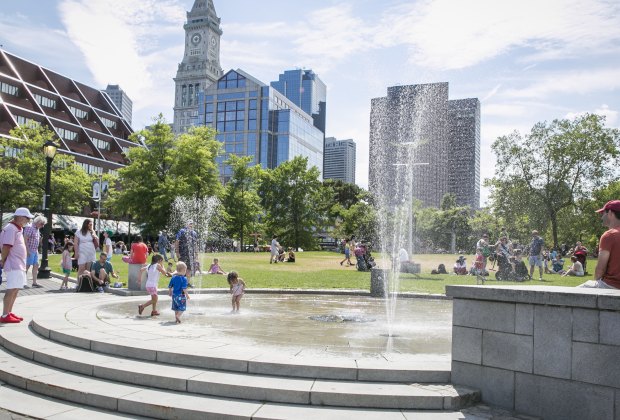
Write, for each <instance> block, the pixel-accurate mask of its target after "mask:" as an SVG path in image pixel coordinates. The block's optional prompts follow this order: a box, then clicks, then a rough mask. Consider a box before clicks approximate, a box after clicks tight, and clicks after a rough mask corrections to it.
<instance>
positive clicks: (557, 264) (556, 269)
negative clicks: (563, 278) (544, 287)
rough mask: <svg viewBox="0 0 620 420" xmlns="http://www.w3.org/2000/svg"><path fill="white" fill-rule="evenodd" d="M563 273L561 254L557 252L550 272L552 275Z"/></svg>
mask: <svg viewBox="0 0 620 420" xmlns="http://www.w3.org/2000/svg"><path fill="white" fill-rule="evenodd" d="M563 271H564V259H563V258H562V254H560V253H559V252H558V253H557V254H556V255H555V259H554V260H553V263H552V264H551V272H552V273H553V274H562V272H563Z"/></svg>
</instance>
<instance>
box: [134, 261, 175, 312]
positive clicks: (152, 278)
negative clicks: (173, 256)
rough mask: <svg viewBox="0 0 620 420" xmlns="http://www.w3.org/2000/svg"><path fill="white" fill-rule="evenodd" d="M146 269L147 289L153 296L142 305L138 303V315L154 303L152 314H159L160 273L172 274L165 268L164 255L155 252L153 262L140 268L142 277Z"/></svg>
mask: <svg viewBox="0 0 620 420" xmlns="http://www.w3.org/2000/svg"><path fill="white" fill-rule="evenodd" d="M144 271H146V275H147V277H146V287H145V288H146V291H147V292H148V294H149V295H150V296H151V300H149V301H148V302H146V303H143V304H141V305H138V315H142V312H144V309H145V308H146V307H147V306H149V305H153V310H152V311H151V316H157V315H159V312H158V311H157V300H158V296H157V286H158V284H159V275H160V274H163V275H164V276H168V277H170V276H171V275H170V274H169V273H168V272H167V271H166V270H165V269H164V257H162V256H161V255H159V254H153V256H152V257H151V264H150V265H148V266H146V267H142V268H141V269H140V278H142V272H144Z"/></svg>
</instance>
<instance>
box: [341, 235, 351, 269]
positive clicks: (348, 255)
mask: <svg viewBox="0 0 620 420" xmlns="http://www.w3.org/2000/svg"><path fill="white" fill-rule="evenodd" d="M343 243H344V259H343V260H342V261H340V265H342V264H343V263H344V262H345V261H347V267H348V266H350V265H353V263H352V262H351V248H349V239H345V240H344V241H343Z"/></svg>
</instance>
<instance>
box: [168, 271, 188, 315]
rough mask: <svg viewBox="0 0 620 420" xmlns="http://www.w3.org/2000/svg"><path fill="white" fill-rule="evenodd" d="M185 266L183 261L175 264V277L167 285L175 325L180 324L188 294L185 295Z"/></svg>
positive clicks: (186, 284)
mask: <svg viewBox="0 0 620 420" xmlns="http://www.w3.org/2000/svg"><path fill="white" fill-rule="evenodd" d="M186 272H187V265H185V263H184V262H183V261H179V262H178V263H177V271H176V275H174V276H173V277H172V278H171V279H170V283H169V284H168V295H169V296H170V297H171V298H172V310H173V311H174V320H175V321H176V323H177V324H180V323H181V316H183V312H185V309H186V308H187V301H188V300H189V294H188V293H187V286H188V283H187V277H185V273H186Z"/></svg>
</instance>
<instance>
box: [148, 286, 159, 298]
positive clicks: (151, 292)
mask: <svg viewBox="0 0 620 420" xmlns="http://www.w3.org/2000/svg"><path fill="white" fill-rule="evenodd" d="M146 291H147V292H148V294H149V295H151V296H153V295H156V294H157V287H150V286H147V287H146Z"/></svg>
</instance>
